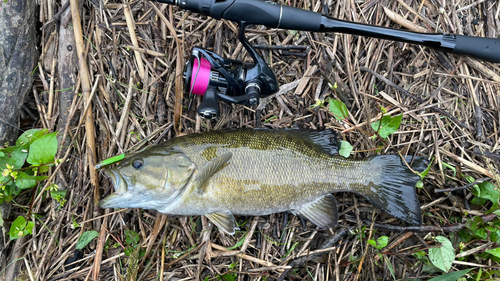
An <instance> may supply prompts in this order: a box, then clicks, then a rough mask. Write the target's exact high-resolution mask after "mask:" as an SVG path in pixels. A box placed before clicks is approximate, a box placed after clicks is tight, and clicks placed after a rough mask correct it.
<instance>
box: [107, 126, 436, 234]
mask: <svg viewBox="0 0 500 281" xmlns="http://www.w3.org/2000/svg"><path fill="white" fill-rule="evenodd" d="M334 137H335V135H334V133H333V132H332V131H329V130H311V129H279V130H270V129H235V130H224V131H212V132H208V133H202V134H191V135H187V136H182V137H178V138H173V139H170V140H168V141H166V142H164V143H161V144H159V145H157V146H154V147H152V148H149V149H147V150H144V151H142V152H139V153H136V154H133V155H131V156H128V157H126V158H125V159H124V160H122V161H121V162H120V163H119V164H117V165H116V166H115V167H113V168H108V169H106V170H104V173H105V174H106V175H107V176H109V177H110V178H111V181H112V184H113V185H114V187H115V192H114V193H113V194H111V195H109V196H108V197H106V198H105V199H103V200H102V201H101V202H100V207H101V208H143V209H154V210H157V211H159V212H161V213H165V214H170V215H186V216H192V215H205V216H207V218H208V219H209V220H210V221H212V222H213V223H214V224H215V225H217V226H218V227H219V228H221V229H222V230H224V231H225V232H227V233H229V234H234V232H235V229H236V223H235V220H234V216H233V215H254V216H260V215H268V214H272V213H279V212H285V211H291V212H292V213H293V214H297V215H300V216H303V217H305V218H307V219H309V220H310V221H311V222H312V223H314V224H316V225H317V226H319V227H321V228H331V227H334V226H335V225H336V224H337V221H338V213H337V204H336V201H335V197H334V196H333V195H332V194H331V193H334V192H354V193H357V194H359V195H361V196H363V197H365V198H366V199H368V201H369V202H371V203H372V204H374V205H375V206H377V207H378V208H380V209H382V210H384V211H385V212H386V213H388V214H389V215H391V216H393V217H395V218H397V219H400V220H403V221H405V222H408V223H412V224H416V225H420V224H421V223H422V215H421V210H420V203H419V201H418V199H417V197H416V193H415V188H414V187H415V184H416V182H417V181H418V180H420V176H418V175H416V174H415V173H414V172H413V171H411V170H410V169H409V168H408V167H407V165H406V164H405V163H404V162H403V161H402V159H401V157H399V156H397V155H380V156H372V157H368V158H362V159H351V158H344V157H342V156H339V155H334V152H335V151H336V150H337V151H338V147H336V145H335V144H333V143H332V142H331V139H332V138H334ZM405 160H406V161H407V162H408V163H411V162H412V157H406V159H405ZM425 168H426V166H425V163H424V159H423V158H420V157H415V158H413V165H412V169H413V170H415V171H423V170H425Z"/></svg>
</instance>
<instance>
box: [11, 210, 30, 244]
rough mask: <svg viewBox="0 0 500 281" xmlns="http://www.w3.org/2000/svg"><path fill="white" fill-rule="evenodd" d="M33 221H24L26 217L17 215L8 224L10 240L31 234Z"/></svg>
mask: <svg viewBox="0 0 500 281" xmlns="http://www.w3.org/2000/svg"><path fill="white" fill-rule="evenodd" d="M34 226H35V223H33V222H32V221H30V222H28V223H26V219H25V218H24V217H23V216H19V217H17V219H16V220H15V221H14V222H13V223H12V225H11V226H10V231H9V236H10V240H14V239H17V238H19V237H23V236H26V235H27V234H31V233H32V231H33V227H34Z"/></svg>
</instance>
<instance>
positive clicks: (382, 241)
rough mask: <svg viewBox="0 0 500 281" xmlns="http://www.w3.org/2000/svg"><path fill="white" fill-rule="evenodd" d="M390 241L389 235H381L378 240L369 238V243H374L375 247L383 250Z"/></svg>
mask: <svg viewBox="0 0 500 281" xmlns="http://www.w3.org/2000/svg"><path fill="white" fill-rule="evenodd" d="M388 242H389V237H387V236H380V237H379V238H378V239H377V242H375V240H373V239H370V240H368V244H370V245H372V246H373V247H375V248H377V249H379V250H382V249H383V248H384V247H385V246H387V243H388Z"/></svg>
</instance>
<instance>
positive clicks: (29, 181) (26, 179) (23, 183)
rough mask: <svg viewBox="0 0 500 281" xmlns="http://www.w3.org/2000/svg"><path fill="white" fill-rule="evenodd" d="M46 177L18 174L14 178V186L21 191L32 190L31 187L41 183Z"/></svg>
mask: <svg viewBox="0 0 500 281" xmlns="http://www.w3.org/2000/svg"><path fill="white" fill-rule="evenodd" d="M46 178H48V177H46V176H31V175H28V174H26V173H24V172H19V174H18V175H17V178H16V186H17V187H18V188H19V189H21V190H23V189H28V188H32V187H33V186H35V185H36V183H37V182H38V181H42V180H44V179H46Z"/></svg>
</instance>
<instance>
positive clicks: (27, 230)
mask: <svg viewBox="0 0 500 281" xmlns="http://www.w3.org/2000/svg"><path fill="white" fill-rule="evenodd" d="M33 227H35V223H34V222H32V221H29V222H28V224H27V225H26V228H25V230H26V232H28V234H32V233H33Z"/></svg>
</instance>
